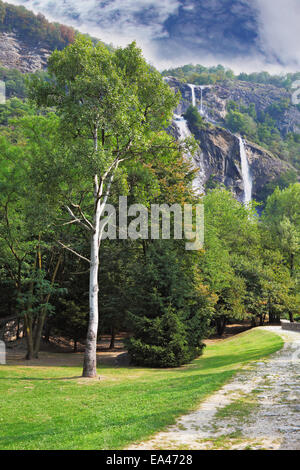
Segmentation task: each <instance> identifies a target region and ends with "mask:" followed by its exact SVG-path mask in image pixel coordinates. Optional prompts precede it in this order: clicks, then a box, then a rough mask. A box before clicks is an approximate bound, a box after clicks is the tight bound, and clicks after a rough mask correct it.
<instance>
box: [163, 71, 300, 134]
mask: <svg viewBox="0 0 300 470" xmlns="http://www.w3.org/2000/svg"><path fill="white" fill-rule="evenodd" d="M166 81H167V82H168V84H169V85H170V86H171V87H172V88H174V89H175V90H176V91H180V93H181V95H182V100H181V102H180V104H179V106H178V108H177V110H176V113H177V114H183V113H185V111H186V110H187V108H188V107H189V105H190V104H191V93H192V92H191V88H190V87H189V85H188V84H186V83H182V82H180V81H179V80H178V79H176V78H173V77H168V78H167V79H166ZM195 96H196V102H197V106H199V105H200V102H201V87H200V86H196V87H195ZM291 97H292V96H291V93H289V92H288V91H286V90H285V89H284V88H278V87H276V86H273V85H262V84H258V83H251V82H243V81H239V80H234V81H230V80H228V81H225V82H219V83H217V84H215V85H207V86H203V87H202V101H203V106H204V110H205V111H206V114H207V115H208V116H209V118H210V119H211V120H212V121H216V122H218V123H219V124H223V123H224V119H225V117H226V113H227V111H226V104H227V102H228V101H229V100H233V101H236V102H237V103H241V104H243V105H245V106H249V105H250V104H251V103H254V104H255V108H256V111H257V112H260V111H265V110H266V109H267V108H268V107H269V106H270V105H272V104H276V103H280V102H281V101H282V100H285V99H288V100H291ZM276 124H277V127H278V129H279V130H280V131H281V133H282V134H286V133H288V132H296V133H297V132H300V111H299V110H298V108H297V107H296V106H294V105H292V104H291V105H290V106H289V107H288V109H287V110H286V111H284V112H283V113H282V115H281V116H280V118H279V119H278V120H277V123H276Z"/></svg>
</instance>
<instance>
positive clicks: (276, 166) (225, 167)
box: [199, 126, 291, 200]
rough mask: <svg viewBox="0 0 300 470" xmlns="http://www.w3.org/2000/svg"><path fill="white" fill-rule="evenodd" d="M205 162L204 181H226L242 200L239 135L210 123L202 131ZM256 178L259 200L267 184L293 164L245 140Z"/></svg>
mask: <svg viewBox="0 0 300 470" xmlns="http://www.w3.org/2000/svg"><path fill="white" fill-rule="evenodd" d="M199 137H200V146H201V152H202V158H201V160H202V165H204V171H205V181H204V183H208V182H210V183H218V184H224V185H225V186H226V187H227V188H230V189H232V191H233V192H234V194H235V195H236V197H237V199H239V200H242V199H243V191H244V188H243V180H242V173H241V159H240V147H239V140H238V138H237V136H235V135H233V134H231V133H230V132H229V131H227V130H226V129H223V128H220V127H217V126H216V127H213V126H210V127H209V128H206V129H202V130H201V131H200V133H199ZM245 149H246V152H247V157H248V162H249V167H250V172H251V176H252V181H253V197H254V199H260V193H261V192H262V190H263V188H264V186H265V185H266V184H268V183H270V182H271V181H273V180H275V179H277V178H278V177H279V176H280V175H281V174H282V173H284V172H286V171H287V170H288V169H290V168H291V167H290V165H288V164H287V163H286V162H283V161H282V160H280V159H279V158H277V157H275V156H274V155H272V154H271V153H270V152H268V151H267V150H265V149H263V148H261V147H259V146H258V145H256V144H253V143H251V142H248V141H245Z"/></svg>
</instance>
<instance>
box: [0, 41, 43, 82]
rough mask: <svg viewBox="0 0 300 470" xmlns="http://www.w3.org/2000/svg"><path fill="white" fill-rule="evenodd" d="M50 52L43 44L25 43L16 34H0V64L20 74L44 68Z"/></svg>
mask: <svg viewBox="0 0 300 470" xmlns="http://www.w3.org/2000/svg"><path fill="white" fill-rule="evenodd" d="M50 54H51V51H50V50H49V49H47V48H46V47H45V46H44V45H43V44H31V43H28V42H25V41H24V40H23V39H21V38H20V37H19V36H18V35H17V34H16V33H0V64H2V65H4V66H5V67H8V68H14V69H18V70H20V72H24V73H27V72H35V71H36V70H39V69H42V68H45V67H46V64H47V59H48V57H49V56H50Z"/></svg>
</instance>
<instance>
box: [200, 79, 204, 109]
mask: <svg viewBox="0 0 300 470" xmlns="http://www.w3.org/2000/svg"><path fill="white" fill-rule="evenodd" d="M200 91H201V103H200V114H201V116H204V109H203V87H202V86H201V87H200Z"/></svg>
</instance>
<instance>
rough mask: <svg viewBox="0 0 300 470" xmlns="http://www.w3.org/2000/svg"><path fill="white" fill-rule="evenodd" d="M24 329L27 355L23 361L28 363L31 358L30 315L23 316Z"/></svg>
mask: <svg viewBox="0 0 300 470" xmlns="http://www.w3.org/2000/svg"><path fill="white" fill-rule="evenodd" d="M24 318H25V328H26V342H27V354H26V357H25V359H26V360H27V361H30V359H32V358H33V339H32V315H31V314H25V316H24Z"/></svg>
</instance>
